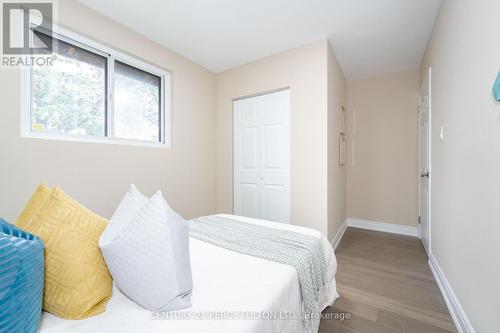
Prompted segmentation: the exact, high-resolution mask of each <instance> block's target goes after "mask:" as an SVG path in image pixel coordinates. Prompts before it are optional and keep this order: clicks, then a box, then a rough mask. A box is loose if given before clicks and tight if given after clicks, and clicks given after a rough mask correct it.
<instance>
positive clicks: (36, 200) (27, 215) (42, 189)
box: [16, 184, 52, 229]
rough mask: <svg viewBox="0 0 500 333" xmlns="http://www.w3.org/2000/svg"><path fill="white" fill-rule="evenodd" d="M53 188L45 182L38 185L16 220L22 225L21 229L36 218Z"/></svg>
mask: <svg viewBox="0 0 500 333" xmlns="http://www.w3.org/2000/svg"><path fill="white" fill-rule="evenodd" d="M51 192H52V189H51V188H50V187H48V186H47V185H45V184H42V185H40V186H38V188H37V189H36V191H35V192H34V193H33V195H32V196H31V200H30V201H29V202H28V204H27V205H26V207H24V210H23V211H22V213H21V215H19V217H18V218H17V220H16V224H17V225H18V226H19V227H21V226H22V227H21V229H24V228H27V227H28V226H29V225H30V224H31V222H33V221H34V220H35V217H36V216H37V215H38V213H39V212H40V209H42V207H43V205H44V204H45V202H47V199H48V198H49V195H50V193H51Z"/></svg>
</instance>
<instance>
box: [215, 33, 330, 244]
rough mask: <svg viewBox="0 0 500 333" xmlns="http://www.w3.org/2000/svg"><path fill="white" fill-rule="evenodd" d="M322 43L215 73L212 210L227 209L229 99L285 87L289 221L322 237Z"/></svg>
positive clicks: (324, 120)
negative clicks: (288, 124) (287, 95)
mask: <svg viewBox="0 0 500 333" xmlns="http://www.w3.org/2000/svg"><path fill="white" fill-rule="evenodd" d="M328 47H329V46H328V41H326V40H322V41H319V42H316V43H312V44H309V45H306V46H303V47H299V48H296V49H293V50H290V51H287V52H284V53H280V54H277V55H274V56H271V57H268V58H265V59H262V60H259V61H257V62H254V63H250V64H247V65H244V66H241V67H238V68H236V69H233V70H229V71H226V72H223V73H221V74H219V75H217V78H216V168H217V177H216V184H217V192H216V194H217V210H218V211H219V212H232V211H233V162H232V156H233V153H232V148H233V146H232V144H233V138H232V133H233V132H232V131H233V129H232V119H233V116H232V99H234V98H237V97H242V96H247V95H253V94H257V93H262V92H267V91H272V90H275V89H280V88H285V87H290V108H291V110H290V112H291V149H292V154H291V177H292V179H291V191H292V223H293V224H299V225H303V226H307V227H311V228H315V229H317V230H319V231H321V232H323V233H324V234H325V235H326V234H327V233H328V230H327V228H328V223H327V216H328V203H327V192H328V186H327V174H328V168H327V167H328V161H327V148H328V142H327V52H328V51H327V50H328Z"/></svg>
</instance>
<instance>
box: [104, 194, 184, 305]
mask: <svg viewBox="0 0 500 333" xmlns="http://www.w3.org/2000/svg"><path fill="white" fill-rule="evenodd" d="M117 224H119V226H116V225H117ZM108 228H110V230H109V231H108V230H107V229H108ZM99 246H100V248H101V251H102V254H103V256H104V259H105V261H106V264H107V265H108V268H109V271H110V273H111V275H112V276H113V279H114V281H115V284H116V285H117V286H118V288H120V289H121V290H122V291H123V293H124V294H126V295H127V296H128V297H130V298H131V299H132V300H134V301H135V302H136V303H138V304H139V305H141V306H143V307H144V308H146V309H148V310H157V311H158V310H164V311H170V310H177V309H182V308H186V307H190V306H191V291H192V277H191V265H190V261H189V230H188V224H187V222H186V221H184V219H183V218H182V217H181V216H180V215H178V214H177V213H175V212H174V211H173V210H172V209H170V208H169V207H168V205H167V204H166V202H165V200H164V199H163V196H162V194H161V192H160V191H158V192H156V193H155V194H154V195H153V196H152V197H151V198H150V199H147V198H146V197H144V196H143V195H142V194H141V193H140V192H139V191H138V190H137V189H136V188H135V187H133V186H131V188H130V189H129V191H128V192H127V193H126V194H125V197H124V198H123V200H122V201H121V203H120V205H119V207H118V208H117V210H116V212H115V214H113V217H112V218H111V220H110V221H109V223H108V226H107V227H106V230H105V231H104V232H103V234H102V236H101V239H100V240H99Z"/></svg>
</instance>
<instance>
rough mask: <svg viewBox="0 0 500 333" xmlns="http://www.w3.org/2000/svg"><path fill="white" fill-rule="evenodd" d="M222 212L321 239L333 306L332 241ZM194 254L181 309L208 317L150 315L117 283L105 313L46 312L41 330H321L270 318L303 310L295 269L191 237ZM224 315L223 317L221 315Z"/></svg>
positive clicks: (324, 299)
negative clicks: (187, 302) (187, 299)
mask: <svg viewBox="0 0 500 333" xmlns="http://www.w3.org/2000/svg"><path fill="white" fill-rule="evenodd" d="M222 216H227V217H232V218H236V219H238V220H240V221H244V222H249V223H255V224H263V225H265V226H268V227H273V228H276V229H288V230H293V231H296V232H301V233H304V234H308V235H312V236H316V237H319V238H321V242H322V245H323V249H324V251H325V257H326V260H327V265H328V279H329V281H330V284H329V287H328V288H327V290H325V292H324V293H323V294H322V295H321V298H320V303H321V308H322V309H323V308H325V307H327V306H328V305H330V304H332V303H333V302H334V301H335V299H336V298H337V297H338V294H337V290H336V285H335V273H336V270H337V262H336V259H335V255H334V253H333V250H332V247H331V245H330V244H329V243H328V241H327V240H326V238H325V237H324V236H323V235H321V233H319V232H318V231H315V230H312V229H308V228H304V227H299V226H293V225H288V224H281V223H274V222H269V221H263V220H256V219H250V218H246V217H239V216H232V215H222ZM190 253H191V268H192V274H193V286H194V288H193V294H192V299H191V300H192V307H191V308H189V309H185V310H182V311H181V312H182V314H183V315H185V316H194V317H197V316H198V318H201V317H200V316H205V319H198V320H189V319H184V318H177V319H152V318H153V316H152V313H151V312H150V311H148V310H145V309H143V308H142V307H140V306H139V305H137V304H136V303H134V302H133V301H132V300H130V299H129V298H127V296H125V295H124V294H123V293H121V292H120V290H119V289H117V288H116V287H114V289H113V296H112V298H111V300H110V302H109V303H108V305H107V307H106V311H105V312H104V313H103V314H100V315H98V316H95V317H91V318H88V319H84V320H65V319H61V318H58V317H56V316H54V315H52V314H50V313H47V312H43V314H42V319H41V323H40V332H107V333H113V332H116V333H126V332H134V333H135V332H165V333H166V332H168V333H174V332H175V333H194V332H206V333H211V332H213V333H224V332H230V333H249V332H259V333H271V332H272V333H278V332H283V333H299V332H300V333H303V332H317V330H318V326H319V320H313V321H312V322H310V324H308V325H304V324H303V322H302V321H301V320H300V318H297V319H296V320H281V319H275V320H274V319H269V317H268V316H269V315H274V314H279V313H295V314H297V315H299V314H300V313H301V296H300V289H299V281H298V277H297V273H296V271H295V269H294V268H293V267H291V266H288V265H284V264H279V263H275V262H272V261H268V260H265V259H260V258H255V257H252V256H248V255H244V254H240V253H236V252H233V251H230V250H226V249H223V248H220V247H217V246H214V245H211V244H208V243H205V242H202V241H199V240H197V239H193V238H191V239H190ZM214 311H217V312H214ZM181 312H178V313H177V314H179V313H181ZM252 312H254V313H255V315H254V317H253V318H251V319H237V320H235V319H227V318H234V316H240V315H241V316H245V315H246V316H250V315H251V313H252ZM211 316H212V317H211ZM214 316H217V317H214ZM259 316H260V318H259ZM223 317H225V319H217V318H223ZM207 318H211V319H207ZM246 318H248V317H246Z"/></svg>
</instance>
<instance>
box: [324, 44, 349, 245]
mask: <svg viewBox="0 0 500 333" xmlns="http://www.w3.org/2000/svg"><path fill="white" fill-rule="evenodd" d="M327 61H328V62H327V66H328V69H327V70H328V71H327V73H328V95H327V98H328V239H329V240H332V238H333V237H334V236H335V234H336V233H337V231H338V230H339V228H340V226H341V224H342V223H343V222H344V221H345V218H346V207H347V192H346V191H347V173H346V169H347V165H344V166H340V165H339V141H338V140H339V119H340V118H339V110H340V108H341V107H342V105H343V106H344V107H347V104H346V102H347V84H346V80H345V78H344V73H343V72H342V69H341V68H340V66H339V63H338V61H337V58H336V56H335V52H334V51H333V49H332V48H331V47H330V45H328V54H327Z"/></svg>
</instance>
